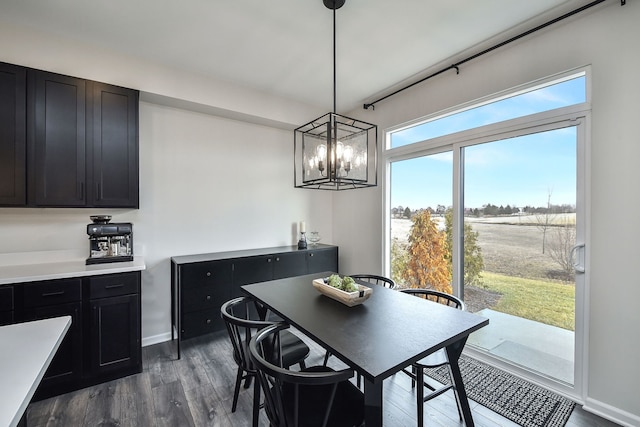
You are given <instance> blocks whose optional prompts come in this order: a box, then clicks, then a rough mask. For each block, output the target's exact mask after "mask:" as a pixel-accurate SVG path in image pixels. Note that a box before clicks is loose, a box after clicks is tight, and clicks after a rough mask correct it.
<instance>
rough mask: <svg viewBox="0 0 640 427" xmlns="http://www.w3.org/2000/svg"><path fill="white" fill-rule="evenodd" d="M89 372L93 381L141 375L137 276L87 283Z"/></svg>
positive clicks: (113, 276) (116, 276)
mask: <svg viewBox="0 0 640 427" xmlns="http://www.w3.org/2000/svg"><path fill="white" fill-rule="evenodd" d="M87 282H88V288H89V309H90V313H89V315H88V317H89V318H90V320H89V321H90V326H89V345H88V347H89V355H90V357H89V369H90V371H91V375H92V376H94V377H101V376H104V375H109V374H111V373H113V372H118V373H120V374H127V373H135V372H140V369H141V366H142V365H141V360H142V347H141V344H140V340H141V327H140V280H139V275H138V273H135V272H133V273H120V274H111V275H105V276H96V277H90V278H88V279H87Z"/></svg>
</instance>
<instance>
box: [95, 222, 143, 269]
mask: <svg viewBox="0 0 640 427" xmlns="http://www.w3.org/2000/svg"><path fill="white" fill-rule="evenodd" d="M89 218H90V219H91V221H93V223H92V224H88V225H87V234H88V235H89V258H87V262H86V263H87V265H89V264H103V263H107V262H123V261H133V224H131V223H130V222H114V223H109V221H111V216H110V215H92V216H90V217H89Z"/></svg>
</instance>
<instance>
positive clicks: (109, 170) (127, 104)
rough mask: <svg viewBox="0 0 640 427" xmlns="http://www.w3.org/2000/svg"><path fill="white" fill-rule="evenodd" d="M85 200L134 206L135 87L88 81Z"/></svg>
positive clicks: (136, 196)
mask: <svg viewBox="0 0 640 427" xmlns="http://www.w3.org/2000/svg"><path fill="white" fill-rule="evenodd" d="M89 89H90V106H89V107H90V111H91V114H90V117H89V118H88V123H89V127H90V129H89V134H90V135H91V143H90V144H89V146H88V150H89V151H90V153H89V158H91V159H92V162H91V171H90V174H89V176H90V182H89V186H90V188H91V191H88V193H87V194H88V195H89V204H90V205H93V206H108V207H131V208H137V207H138V91H136V90H133V89H126V88H122V87H117V86H111V85H108V84H104V83H98V82H89Z"/></svg>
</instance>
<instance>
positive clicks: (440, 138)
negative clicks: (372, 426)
mask: <svg viewBox="0 0 640 427" xmlns="http://www.w3.org/2000/svg"><path fill="white" fill-rule="evenodd" d="M587 95H588V94H587V73H586V71H580V72H577V73H569V74H567V75H564V76H560V77H557V78H552V79H548V80H547V81H545V82H543V83H536V84H532V85H530V86H529V87H526V88H520V89H517V90H513V91H511V92H506V93H503V94H499V95H497V96H495V97H491V98H488V99H486V100H483V101H482V102H480V103H477V104H475V105H468V106H464V107H460V108H452V109H451V110H450V111H449V112H444V113H441V114H436V115H434V116H433V117H429V118H425V119H423V120H421V121H416V122H414V123H412V124H410V125H404V126H402V127H398V128H397V129H394V130H392V131H390V132H388V133H387V145H386V150H385V156H384V158H385V160H386V162H387V163H388V165H389V167H388V171H389V172H388V176H387V180H386V181H385V182H386V185H387V188H388V195H389V197H388V201H389V202H388V203H389V206H388V209H387V215H388V218H387V219H388V221H387V224H389V230H388V233H387V234H386V235H387V243H386V247H387V248H388V250H387V254H388V256H387V269H388V274H389V275H391V277H392V278H393V279H394V280H395V281H396V283H397V284H398V285H399V287H400V288H432V289H436V290H439V291H442V292H447V293H453V294H456V295H458V296H461V297H462V298H463V299H464V301H465V303H466V305H467V309H468V310H469V311H471V312H475V313H478V314H480V315H482V316H485V317H489V318H490V324H489V326H488V327H487V328H483V330H482V331H478V332H477V333H475V334H473V335H472V337H470V339H469V341H468V343H469V344H470V346H471V347H473V348H474V349H475V350H476V351H478V352H481V353H483V354H484V355H486V356H487V357H490V358H496V359H500V360H501V361H503V362H505V363H508V364H512V365H514V366H517V367H518V368H519V369H523V370H526V371H528V372H531V373H532V375H540V376H542V377H544V378H548V379H552V380H553V381H554V382H555V383H560V384H562V385H563V387H564V386H566V387H567V388H568V389H571V390H575V388H576V378H575V368H576V361H577V360H578V359H580V360H581V355H577V356H576V354H575V350H576V345H575V341H576V339H575V336H576V330H577V329H576V328H579V325H576V310H577V308H576V304H575V301H576V298H577V295H576V288H577V287H576V282H580V281H581V280H583V277H582V276H581V275H576V274H575V271H576V268H575V267H576V263H578V262H581V260H582V259H583V257H582V256H581V254H580V250H581V248H582V247H583V246H582V245H583V243H584V232H583V229H584V224H583V218H584V212H583V206H582V205H581V202H582V200H584V197H582V196H581V195H582V192H583V191H584V185H583V176H584V170H583V169H584V145H585V123H586V120H587V116H588V110H589V104H588V102H587V101H588V99H587ZM583 267H584V266H580V268H581V269H583ZM523 331H525V332H526V333H523ZM532 336H535V337H538V338H536V339H531V337H532ZM468 347H469V346H468Z"/></svg>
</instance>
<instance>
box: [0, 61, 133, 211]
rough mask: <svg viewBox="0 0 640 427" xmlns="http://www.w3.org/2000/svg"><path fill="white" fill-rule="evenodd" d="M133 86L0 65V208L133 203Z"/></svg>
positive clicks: (115, 205)
mask: <svg viewBox="0 0 640 427" xmlns="http://www.w3.org/2000/svg"><path fill="white" fill-rule="evenodd" d="M138 101H139V92H138V91H136V90H133V89H127V88H123V87H118V86H113V85H108V84H105V83H100V82H94V81H91V80H84V79H81V78H76V77H71V76H66V75H61V74H55V73H50V72H46V71H41V70H35V69H30V68H26V67H20V66H16V65H11V64H5V63H0V206H27V207H109V208H137V207H138V206H139V158H138V156H139V154H138V123H139V118H138Z"/></svg>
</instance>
